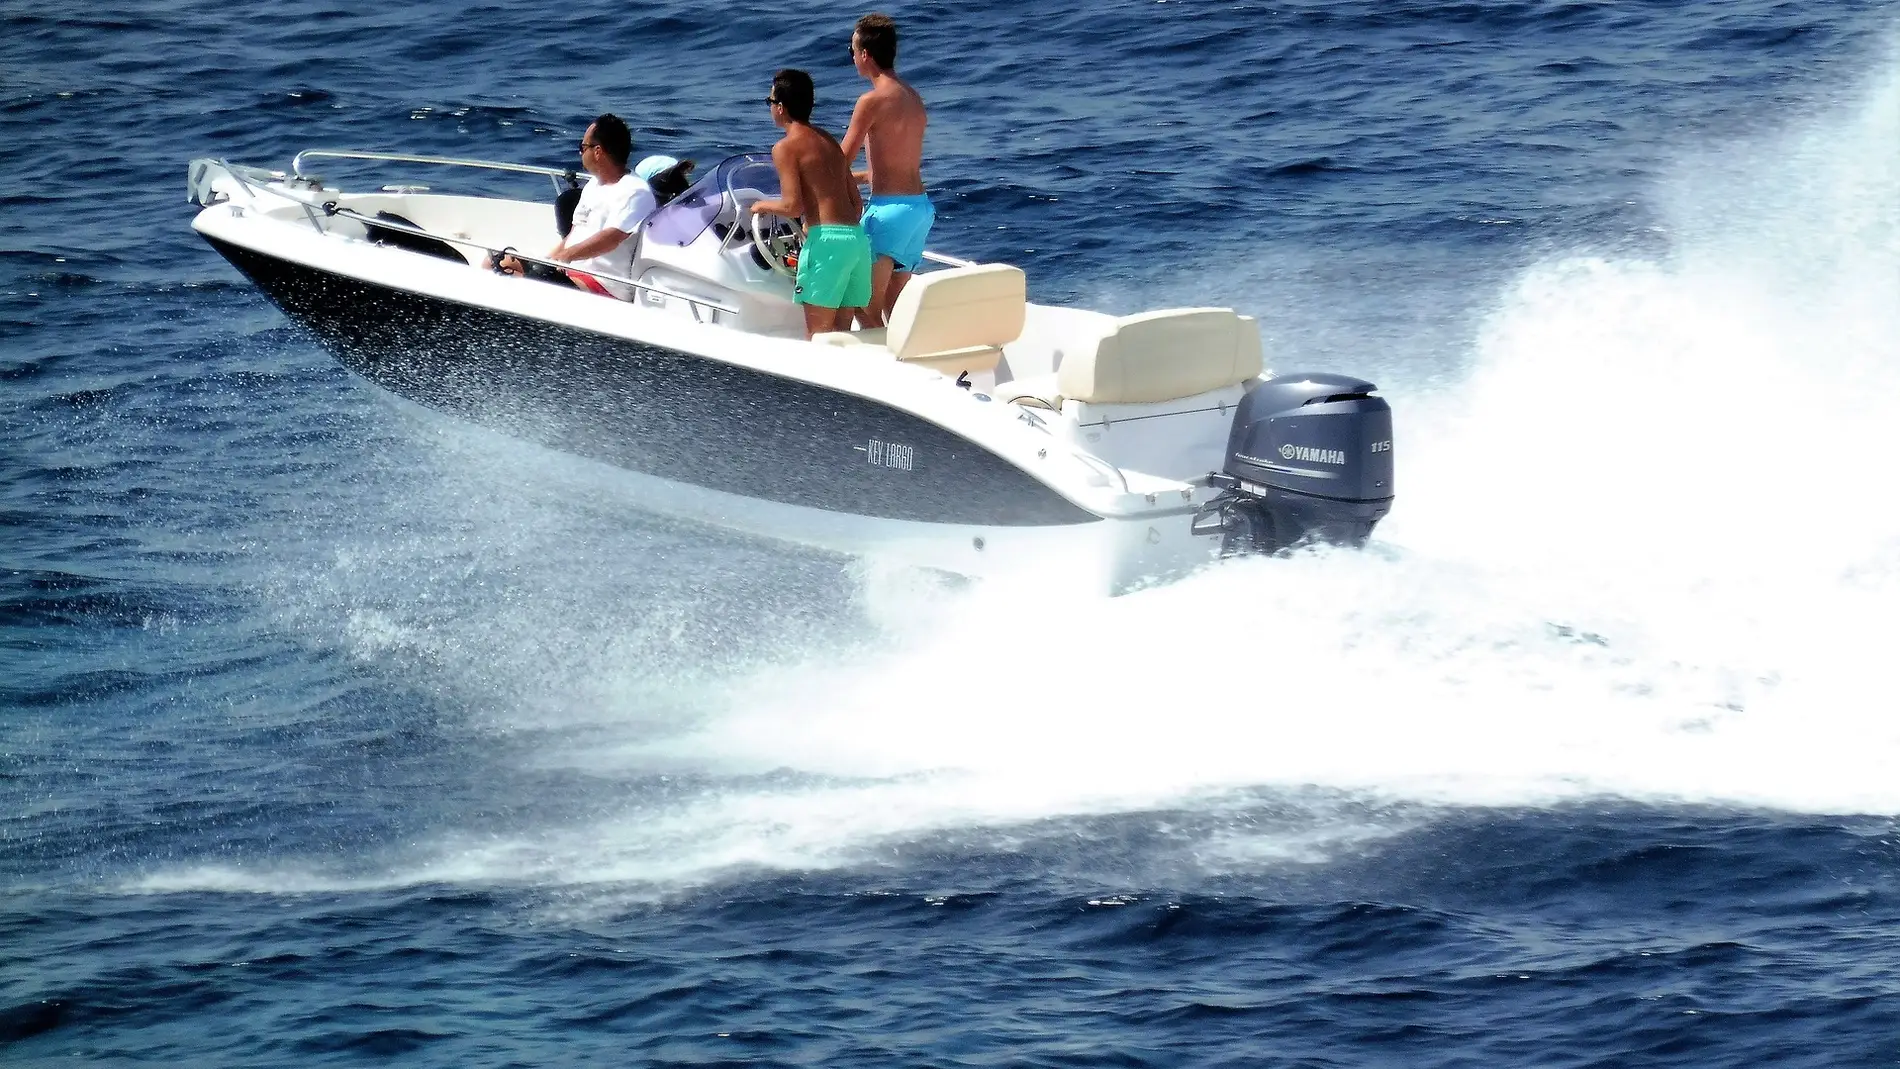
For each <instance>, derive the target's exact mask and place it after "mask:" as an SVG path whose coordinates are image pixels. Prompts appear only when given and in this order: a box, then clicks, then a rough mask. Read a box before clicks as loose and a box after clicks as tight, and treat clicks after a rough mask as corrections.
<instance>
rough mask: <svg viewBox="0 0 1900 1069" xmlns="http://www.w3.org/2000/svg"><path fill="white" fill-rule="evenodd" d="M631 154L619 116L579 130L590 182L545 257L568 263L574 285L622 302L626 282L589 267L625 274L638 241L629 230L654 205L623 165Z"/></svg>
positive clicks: (627, 295)
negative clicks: (567, 227) (570, 224)
mask: <svg viewBox="0 0 1900 1069" xmlns="http://www.w3.org/2000/svg"><path fill="white" fill-rule="evenodd" d="M632 154H633V135H632V134H631V133H630V132H628V130H627V124H626V123H624V122H622V121H621V120H620V119H619V117H617V116H615V115H613V114H611V113H610V114H606V115H602V116H601V117H600V118H598V119H595V120H594V121H593V122H592V123H591V124H590V125H589V126H588V127H587V132H586V133H585V134H582V135H581V166H583V167H586V168H587V172H588V173H589V174H591V175H592V176H593V181H591V182H589V183H587V185H586V186H584V187H583V188H582V189H581V200H580V203H579V204H578V205H576V206H575V208H574V228H573V229H572V230H569V231H568V232H567V237H565V238H563V239H562V240H561V243H560V244H558V245H556V246H554V251H553V252H550V253H548V259H550V260H554V261H557V262H559V263H564V264H567V265H568V271H567V277H568V279H569V281H571V282H573V283H574V285H576V286H579V287H580V288H581V289H584V290H590V291H592V292H595V293H602V294H606V295H608V296H611V297H618V298H620V299H621V300H623V301H629V300H632V299H633V288H632V287H631V286H628V285H627V284H626V283H624V282H613V281H610V280H608V279H604V278H596V277H595V276H594V275H592V274H589V272H594V271H599V272H604V273H606V274H609V275H617V276H619V277H621V278H626V277H628V276H629V275H630V274H631V273H632V271H633V253H634V249H635V248H636V247H637V246H638V245H639V244H640V243H639V242H638V241H636V240H634V238H633V235H634V234H635V233H637V232H638V231H639V229H640V226H641V224H642V223H645V222H646V218H647V216H649V215H651V214H653V209H654V208H656V207H658V202H657V201H656V200H655V199H654V196H653V188H652V187H651V186H649V185H647V183H646V180H645V179H643V178H641V177H640V176H639V175H636V174H634V173H633V172H631V171H629V170H627V159H628V157H629V156H631V155H632Z"/></svg>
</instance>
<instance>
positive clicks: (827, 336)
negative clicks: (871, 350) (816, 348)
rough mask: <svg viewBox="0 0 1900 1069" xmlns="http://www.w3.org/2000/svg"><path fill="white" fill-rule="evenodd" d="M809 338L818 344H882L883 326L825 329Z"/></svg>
mask: <svg viewBox="0 0 1900 1069" xmlns="http://www.w3.org/2000/svg"><path fill="white" fill-rule="evenodd" d="M811 340H812V341H815V342H817V343H818V344H820V345H838V346H845V345H873V346H880V347H881V346H883V344H884V328H883V327H866V328H865V329H863V330H827V331H824V332H822V333H818V334H814V335H812V336H811Z"/></svg>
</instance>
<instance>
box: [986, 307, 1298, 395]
mask: <svg viewBox="0 0 1900 1069" xmlns="http://www.w3.org/2000/svg"><path fill="white" fill-rule="evenodd" d="M1065 348H1068V350H1069V351H1068V352H1067V354H1066V355H1065V356H1064V357H1063V359H1062V364H1061V366H1060V367H1059V368H1057V370H1056V373H1055V374H1053V375H1036V376H1032V377H1030V378H1024V379H1017V380H1014V381H1011V382H1004V383H998V384H997V386H996V389H995V396H996V397H998V398H1000V399H1002V400H1005V401H1014V402H1016V403H1017V404H1022V405H1029V406H1032V407H1037V408H1053V409H1058V410H1060V409H1061V408H1062V405H1063V402H1064V401H1081V402H1084V403H1086V404H1094V405H1107V404H1116V405H1126V404H1153V403H1157V402H1162V401H1173V400H1177V399H1179V398H1183V397H1194V396H1197V395H1199V394H1204V393H1208V392H1210V391H1213V390H1219V389H1222V388H1224V387H1228V386H1234V385H1237V384H1239V383H1243V382H1246V381H1247V380H1248V379H1251V378H1253V377H1254V376H1256V375H1258V374H1260V369H1261V366H1262V359H1261V351H1260V330H1259V328H1258V326H1257V325H1256V323H1255V320H1254V318H1253V317H1252V316H1243V315H1236V314H1235V313H1234V310H1233V309H1231V308H1166V309H1162V310H1161V311H1158V312H1142V313H1141V314H1139V315H1132V316H1123V317H1121V318H1120V319H1117V320H1115V322H1114V324H1113V325H1112V326H1110V327H1109V329H1108V330H1106V331H1104V332H1102V333H1101V334H1099V335H1097V336H1096V337H1093V338H1089V339H1086V340H1084V341H1081V342H1080V343H1078V344H1076V345H1074V346H1073V347H1065Z"/></svg>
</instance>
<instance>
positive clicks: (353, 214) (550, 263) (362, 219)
mask: <svg viewBox="0 0 1900 1069" xmlns="http://www.w3.org/2000/svg"><path fill="white" fill-rule="evenodd" d="M327 211H328V213H329V214H332V215H341V216H343V217H344V218H346V219H354V220H356V221H357V222H359V223H362V224H364V225H366V226H377V227H381V228H383V229H385V230H400V231H402V232H403V233H405V234H418V235H421V236H422V237H427V238H434V239H435V240H437V241H442V242H447V243H448V244H450V245H460V246H464V247H466V248H470V249H480V250H482V251H483V252H486V253H491V254H494V255H496V256H499V255H500V254H501V253H503V252H506V253H507V254H508V255H510V256H512V257H514V258H515V259H517V260H521V261H524V262H527V263H536V264H542V265H544V266H546V267H552V268H555V269H556V270H560V271H580V272H581V273H582V274H584V275H589V276H592V277H594V278H604V279H606V280H607V281H609V282H618V283H620V284H621V285H623V286H631V287H633V289H634V290H636V291H643V292H647V293H657V294H659V295H660V296H662V297H671V298H673V299H674V300H676V301H685V302H686V303H687V304H689V305H692V306H693V308H694V312H693V315H694V318H698V315H699V312H698V308H699V306H700V305H704V306H706V307H707V308H714V309H717V310H719V311H721V312H724V313H726V314H727V315H735V316H736V315H738V314H739V310H738V309H737V308H732V307H730V306H727V305H723V304H720V303H719V302H718V301H711V300H707V299H706V298H704V297H694V296H692V295H691V294H687V293H678V292H675V291H673V290H669V289H666V288H665V287H663V286H654V285H649V284H648V283H645V282H635V281H634V280H633V279H630V278H623V277H621V276H620V275H610V274H608V273H607V272H605V271H587V270H583V269H581V268H578V267H575V266H574V265H572V264H565V263H561V262H560V261H558V260H546V259H542V258H541V257H539V256H530V255H528V254H527V253H525V252H521V251H518V250H516V249H514V248H508V249H497V248H494V247H492V246H489V245H484V244H482V243H481V242H479V241H470V240H469V239H467V238H458V237H453V236H451V235H448V234H438V233H435V232H434V231H432V230H424V229H422V228H421V227H419V226H404V225H402V224H401V223H397V222H393V221H391V220H388V219H377V218H374V217H371V216H368V215H364V214H363V213H362V212H359V211H357V210H356V209H354V208H332V209H327ZM629 240H633V239H629Z"/></svg>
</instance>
